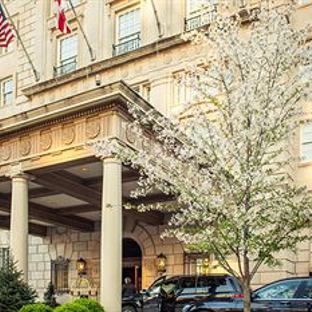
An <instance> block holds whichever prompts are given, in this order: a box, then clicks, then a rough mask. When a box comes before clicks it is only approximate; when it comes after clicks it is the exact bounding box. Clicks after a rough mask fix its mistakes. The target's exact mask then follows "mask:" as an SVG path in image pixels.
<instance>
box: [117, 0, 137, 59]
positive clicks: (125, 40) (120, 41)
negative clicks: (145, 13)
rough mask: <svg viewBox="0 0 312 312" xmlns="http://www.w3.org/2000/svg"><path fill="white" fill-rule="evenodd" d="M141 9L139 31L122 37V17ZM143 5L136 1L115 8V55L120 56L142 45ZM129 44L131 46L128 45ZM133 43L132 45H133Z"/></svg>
mask: <svg viewBox="0 0 312 312" xmlns="http://www.w3.org/2000/svg"><path fill="white" fill-rule="evenodd" d="M135 10H139V20H138V21H139V31H137V32H132V33H130V34H129V35H127V36H125V37H120V35H119V33H120V18H121V16H123V15H125V14H127V13H130V12H133V11H135ZM142 25H143V17H142V6H141V3H140V2H137V1H136V2H134V3H132V4H131V5H128V6H126V7H122V8H119V9H117V8H116V9H115V11H114V28H113V32H114V33H113V42H114V44H113V56H118V55H121V54H125V53H128V52H131V51H135V50H137V49H138V48H140V47H141V46H142ZM127 44H128V45H129V46H130V47H127ZM131 44H132V47H131ZM123 45H124V46H123Z"/></svg>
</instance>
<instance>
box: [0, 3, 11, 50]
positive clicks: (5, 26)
mask: <svg viewBox="0 0 312 312" xmlns="http://www.w3.org/2000/svg"><path fill="white" fill-rule="evenodd" d="M13 38H14V34H13V31H12V27H11V25H10V24H9V22H8V19H7V17H6V15H5V13H4V10H3V7H2V4H1V1H0V47H1V48H7V47H8V45H9V44H10V42H11V41H12V40H13Z"/></svg>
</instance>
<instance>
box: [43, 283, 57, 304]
mask: <svg viewBox="0 0 312 312" xmlns="http://www.w3.org/2000/svg"><path fill="white" fill-rule="evenodd" d="M43 301H44V304H46V305H48V306H50V307H51V308H53V309H54V308H56V307H58V306H59V304H58V303H57V302H56V294H55V289H54V285H53V284H52V283H51V282H50V283H49V285H48V288H47V290H46V292H45V293H44V297H43Z"/></svg>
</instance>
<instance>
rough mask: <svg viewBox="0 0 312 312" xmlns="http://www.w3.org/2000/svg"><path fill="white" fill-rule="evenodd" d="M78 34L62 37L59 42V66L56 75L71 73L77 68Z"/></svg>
mask: <svg viewBox="0 0 312 312" xmlns="http://www.w3.org/2000/svg"><path fill="white" fill-rule="evenodd" d="M77 56H78V36H77V34H74V35H72V36H69V37H66V38H64V39H61V40H60V42H59V66H58V67H56V68H55V76H60V75H64V74H67V73H70V72H72V71H74V70H76V68H77Z"/></svg>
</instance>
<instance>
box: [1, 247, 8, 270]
mask: <svg viewBox="0 0 312 312" xmlns="http://www.w3.org/2000/svg"><path fill="white" fill-rule="evenodd" d="M9 258H10V251H9V248H0V268H3V267H4V266H6V265H8V263H9Z"/></svg>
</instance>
